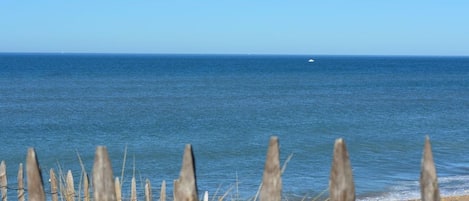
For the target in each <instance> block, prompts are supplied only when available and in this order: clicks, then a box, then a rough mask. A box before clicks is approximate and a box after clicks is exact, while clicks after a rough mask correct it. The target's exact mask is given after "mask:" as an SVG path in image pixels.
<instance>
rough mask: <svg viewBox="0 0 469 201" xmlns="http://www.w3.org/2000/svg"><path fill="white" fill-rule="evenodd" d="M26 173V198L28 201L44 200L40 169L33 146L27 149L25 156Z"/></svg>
mask: <svg viewBox="0 0 469 201" xmlns="http://www.w3.org/2000/svg"><path fill="white" fill-rule="evenodd" d="M26 175H27V180H28V181H27V184H28V200H29V201H45V200H46V195H45V192H44V183H43V182H42V174H41V169H40V168H39V162H38V160H37V155H36V151H35V150H34V148H29V149H28V155H27V157H26Z"/></svg>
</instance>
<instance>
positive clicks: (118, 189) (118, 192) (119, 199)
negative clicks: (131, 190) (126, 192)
mask: <svg viewBox="0 0 469 201" xmlns="http://www.w3.org/2000/svg"><path fill="white" fill-rule="evenodd" d="M114 186H115V189H116V199H117V201H122V189H121V182H120V180H119V177H116V178H115V179H114Z"/></svg>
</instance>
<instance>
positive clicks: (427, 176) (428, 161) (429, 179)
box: [420, 136, 441, 201]
mask: <svg viewBox="0 0 469 201" xmlns="http://www.w3.org/2000/svg"><path fill="white" fill-rule="evenodd" d="M420 194H421V198H422V201H440V200H441V198H440V191H439V189H438V179H437V175H436V168H435V163H434V161H433V154H432V145H431V144H430V138H429V137H428V136H426V137H425V145H424V148H423V157H422V166H421V170H420Z"/></svg>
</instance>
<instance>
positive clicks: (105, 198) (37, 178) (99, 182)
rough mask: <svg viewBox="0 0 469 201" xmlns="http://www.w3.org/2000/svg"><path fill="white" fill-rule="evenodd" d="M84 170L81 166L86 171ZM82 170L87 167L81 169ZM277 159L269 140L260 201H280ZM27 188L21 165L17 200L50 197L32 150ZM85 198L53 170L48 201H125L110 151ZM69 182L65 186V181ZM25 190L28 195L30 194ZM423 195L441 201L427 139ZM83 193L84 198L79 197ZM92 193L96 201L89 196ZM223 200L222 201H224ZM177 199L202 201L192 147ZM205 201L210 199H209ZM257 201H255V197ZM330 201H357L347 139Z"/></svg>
mask: <svg viewBox="0 0 469 201" xmlns="http://www.w3.org/2000/svg"><path fill="white" fill-rule="evenodd" d="M82 168H83V167H82ZM83 169H84V168H83ZM281 173H282V170H281V167H280V160H279V140H278V137H276V136H273V137H271V138H270V141H269V147H268V150H267V158H266V162H265V166H264V173H263V177H262V184H261V187H260V190H259V200H261V201H280V200H281V199H282V179H281ZM26 175H27V181H26V184H27V188H25V187H24V181H23V180H24V179H23V176H24V175H23V165H22V164H20V166H19V171H18V187H17V188H16V189H15V190H16V191H17V193H18V196H17V200H18V201H24V200H25V196H26V195H27V197H28V198H27V200H30V201H45V200H46V192H45V191H44V184H43V177H42V174H41V170H40V168H39V163H38V159H37V156H36V152H35V150H34V149H33V148H29V149H28V153H27V158H26ZM82 176H83V182H82V183H83V197H79V196H78V198H77V196H76V192H75V188H74V182H73V176H72V173H71V172H70V171H68V173H67V176H66V178H57V177H56V173H55V172H54V170H53V169H51V170H50V184H51V188H50V189H51V192H50V193H47V195H51V198H49V200H52V201H58V200H59V197H60V199H61V200H66V201H75V199H77V200H78V201H81V200H83V201H90V200H93V201H122V193H121V192H122V191H121V185H120V181H119V179H118V178H117V177H116V178H115V177H114V176H113V173H112V167H111V162H110V160H109V156H108V152H107V149H106V147H103V146H99V147H97V148H96V153H95V159H94V164H93V172H92V185H91V186H92V193H90V184H89V182H88V181H89V178H88V174H87V173H86V171H83V175H82ZM61 181H65V182H61ZM161 185H162V186H161V192H160V198H159V200H160V201H166V183H165V181H163V182H162V184H161ZM8 189H10V190H11V188H9V187H8V183H7V173H6V167H5V162H4V161H2V162H1V165H0V192H1V195H2V197H1V199H2V201H7V199H8V198H7V191H8ZM26 189H27V190H26ZM420 191H421V200H422V201H439V200H440V193H439V190H438V182H437V176H436V170H435V165H434V161H433V155H432V151H431V145H430V140H429V138H428V136H427V137H426V139H425V145H424V151H423V157H422V165H421V172H420ZM136 192H137V191H136V182H135V178H132V181H131V197H130V200H131V201H136V200H137V193H136ZM144 192H145V198H144V199H145V201H152V199H153V198H152V197H153V196H152V191H151V183H150V181H149V180H148V179H147V180H146V183H145V189H144ZM79 194H80V193H79ZM90 194H92V197H91V195H90ZM223 198H224V197H219V198H218V200H223ZM173 199H174V200H175V201H198V200H199V198H198V192H197V185H196V172H195V165H194V155H193V152H192V147H191V145H190V144H187V145H186V146H185V150H184V155H183V159H182V168H181V171H180V175H179V178H178V179H176V180H174V188H173ZM203 200H204V201H205V200H208V196H207V194H205V195H204V198H203ZM254 200H257V196H256V198H254ZM327 200H330V201H353V200H355V185H354V181H353V175H352V168H351V165H350V160H349V155H348V152H347V148H346V145H345V142H344V140H343V139H341V138H340V139H337V140H336V141H335V144H334V151H333V161H332V167H331V172H330V180H329V198H328V199H327Z"/></svg>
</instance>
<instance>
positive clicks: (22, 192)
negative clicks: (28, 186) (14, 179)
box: [18, 163, 24, 201]
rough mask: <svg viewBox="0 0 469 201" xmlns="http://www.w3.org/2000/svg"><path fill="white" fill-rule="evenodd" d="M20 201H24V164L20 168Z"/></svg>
mask: <svg viewBox="0 0 469 201" xmlns="http://www.w3.org/2000/svg"><path fill="white" fill-rule="evenodd" d="M18 201H24V173H23V163H20V167H18Z"/></svg>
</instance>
